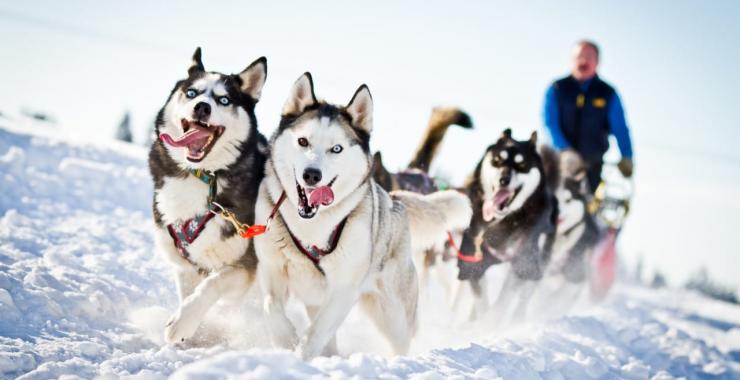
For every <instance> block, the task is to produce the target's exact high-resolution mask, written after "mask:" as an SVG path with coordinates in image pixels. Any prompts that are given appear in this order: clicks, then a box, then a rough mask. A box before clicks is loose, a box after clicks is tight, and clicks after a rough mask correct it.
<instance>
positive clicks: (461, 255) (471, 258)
mask: <svg viewBox="0 0 740 380" xmlns="http://www.w3.org/2000/svg"><path fill="white" fill-rule="evenodd" d="M447 240H448V241H449V242H450V246H451V247H452V248H453V249H455V252H457V258H458V259H460V260H462V261H465V262H466V263H479V262H481V261H483V256H476V255H472V256H471V255H466V254H464V253H462V252H461V251H460V248H458V247H457V244H455V239H453V238H452V233H451V232H449V231H448V232H447Z"/></svg>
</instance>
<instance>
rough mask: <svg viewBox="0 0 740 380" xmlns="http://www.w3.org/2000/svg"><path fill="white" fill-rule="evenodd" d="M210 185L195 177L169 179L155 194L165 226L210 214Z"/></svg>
mask: <svg viewBox="0 0 740 380" xmlns="http://www.w3.org/2000/svg"><path fill="white" fill-rule="evenodd" d="M208 189H209V187H208V184H206V183H205V182H203V181H201V180H200V179H198V178H196V177H194V176H188V177H186V178H175V177H167V178H165V179H164V184H163V185H162V187H161V188H159V189H157V190H156V192H155V194H154V202H155V204H156V207H157V210H159V212H160V214H161V215H162V221H163V222H164V224H173V223H177V222H181V221H184V220H188V219H191V218H194V217H196V216H198V215H201V214H203V213H205V212H208V209H207V208H208Z"/></svg>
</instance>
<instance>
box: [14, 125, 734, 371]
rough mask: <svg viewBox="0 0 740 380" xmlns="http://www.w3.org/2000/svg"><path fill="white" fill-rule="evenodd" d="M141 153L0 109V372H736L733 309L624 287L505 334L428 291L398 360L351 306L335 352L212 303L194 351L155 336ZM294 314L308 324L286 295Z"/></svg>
mask: <svg viewBox="0 0 740 380" xmlns="http://www.w3.org/2000/svg"><path fill="white" fill-rule="evenodd" d="M146 153H147V152H146V150H145V149H143V148H139V147H134V146H130V145H126V144H118V143H113V142H109V143H107V144H106V146H105V147H104V146H95V145H90V144H86V143H80V142H73V141H71V140H70V139H69V138H60V137H59V136H54V135H53V134H52V133H43V134H42V133H39V132H36V131H35V132H34V133H33V134H29V131H18V130H17V129H14V128H13V126H12V125H9V122H8V120H7V119H0V179H1V180H2V184H3V186H2V191H0V378H16V377H19V378H22V379H47V378H58V377H60V376H65V375H70V376H72V378H74V377H75V376H77V377H79V378H93V377H97V376H106V377H111V378H116V377H129V376H134V377H141V378H164V377H168V376H171V375H172V376H173V377H175V378H193V377H200V376H214V377H226V376H229V375H231V376H234V375H235V376H243V377H248V378H305V377H315V378H326V377H333V378H345V377H352V376H359V377H362V378H377V377H383V378H409V377H411V378H413V377H416V378H425V379H427V378H428V379H434V378H439V379H442V378H445V379H446V378H486V379H490V378H496V377H501V378H504V379H576V378H596V379H617V378H628V379H646V378H655V379H671V378H674V377H686V378H689V379H691V378H701V379H703V378H706V379H733V378H735V379H737V378H740V364H738V361H739V360H740V308H738V307H736V306H733V305H729V304H725V303H721V302H717V301H713V300H709V299H706V298H703V297H701V296H699V295H696V294H693V293H686V292H682V291H670V290H665V291H653V290H647V289H642V288H631V287H626V286H618V287H617V288H616V289H614V292H613V293H612V295H611V296H610V297H609V298H607V300H606V301H605V302H604V303H603V304H602V305H599V306H597V307H594V308H591V309H590V310H587V311H583V312H580V313H577V314H572V315H569V316H566V317H562V318H560V319H557V320H555V321H550V322H541V323H530V324H526V325H523V326H520V327H515V328H507V329H505V330H503V331H502V330H501V329H500V328H499V327H498V326H491V325H487V324H486V323H485V321H481V322H477V323H470V324H465V323H459V322H456V319H455V318H454V315H453V313H451V312H450V311H448V309H447V308H446V307H445V306H444V303H443V302H439V301H437V302H430V301H429V298H427V299H425V300H423V301H422V304H421V306H420V313H421V326H420V327H421V328H420V330H419V334H418V336H417V338H416V339H415V341H414V343H413V345H412V353H411V355H409V356H407V357H391V356H389V355H388V354H387V348H386V346H385V343H384V342H383V341H382V340H381V339H380V338H379V336H378V334H377V333H376V331H375V330H374V328H373V327H369V326H370V323H369V322H368V321H367V320H366V319H365V318H364V316H362V315H361V314H360V313H357V312H354V311H353V313H351V314H350V317H349V318H348V320H347V322H346V323H345V325H344V326H343V327H342V328H341V329H340V331H339V348H340V352H341V353H342V354H343V355H344V357H342V358H340V357H331V358H317V359H314V360H312V361H310V362H303V361H301V360H299V359H298V358H297V357H296V356H295V355H294V354H293V353H291V352H287V351H282V350H274V349H270V348H269V343H268V341H269V340H268V338H267V336H266V335H265V328H264V325H263V321H262V315H261V312H260V310H259V303H260V302H259V299H258V297H257V295H256V294H253V295H252V297H251V298H250V299H248V300H246V302H245V303H244V304H243V305H236V306H230V305H221V306H219V307H217V308H216V310H213V311H212V312H211V313H209V318H208V321H207V322H206V326H205V327H204V328H202V329H201V330H200V332H199V334H198V335H199V340H198V342H196V344H195V345H196V346H200V347H195V348H192V347H191V348H184V347H183V348H180V347H171V346H167V345H164V344H163V342H162V339H161V335H162V329H163V326H164V323H165V321H166V320H167V318H168V317H169V315H170V313H172V312H173V311H174V310H175V307H176V306H177V297H176V294H175V287H174V283H173V281H172V279H171V277H170V269H169V267H168V266H167V264H165V263H164V261H163V260H162V259H161V258H160V257H159V256H157V255H156V254H155V252H154V251H153V241H152V221H151V215H150V214H151V212H150V207H151V204H150V202H151V199H152V184H151V181H150V179H149V173H148V170H147V167H146ZM253 293H256V292H253ZM432 298H433V297H432ZM291 318H292V319H294V320H295V322H296V324H297V325H298V327H299V329H305V327H306V321H305V317H304V316H303V315H302V312H301V311H300V309H299V308H297V307H295V305H294V307H293V309H292V310H291ZM471 342H472V343H471Z"/></svg>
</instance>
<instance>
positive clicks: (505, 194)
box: [481, 189, 512, 222]
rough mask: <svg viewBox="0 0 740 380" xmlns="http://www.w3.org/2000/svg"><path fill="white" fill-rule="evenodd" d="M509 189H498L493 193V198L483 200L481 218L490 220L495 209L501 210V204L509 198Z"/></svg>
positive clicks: (494, 213)
mask: <svg viewBox="0 0 740 380" xmlns="http://www.w3.org/2000/svg"><path fill="white" fill-rule="evenodd" d="M511 194H512V193H511V191H509V190H505V189H500V190H499V191H497V192H496V194H493V199H488V200H486V201H485V202H483V208H482V210H481V211H483V220H485V221H486V222H490V221H491V220H493V217H494V216H495V215H496V211H498V210H501V209H502V208H503V207H502V206H503V205H504V204H505V203H506V202H508V201H509V200H510V199H511Z"/></svg>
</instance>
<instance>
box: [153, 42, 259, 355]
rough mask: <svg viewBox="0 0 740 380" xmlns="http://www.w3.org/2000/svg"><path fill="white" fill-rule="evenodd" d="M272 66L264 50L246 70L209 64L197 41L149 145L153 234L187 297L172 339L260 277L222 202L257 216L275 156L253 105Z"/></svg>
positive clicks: (191, 330) (172, 325) (249, 218)
mask: <svg viewBox="0 0 740 380" xmlns="http://www.w3.org/2000/svg"><path fill="white" fill-rule="evenodd" d="M266 76H267V61H266V60H265V58H264V57H262V58H259V59H257V60H256V61H254V62H253V63H252V64H250V65H249V66H248V67H247V68H246V69H244V70H243V71H242V72H240V73H239V74H231V75H227V74H221V73H218V72H212V71H206V70H205V69H204V67H203V63H202V62H201V51H200V48H198V49H197V50H196V51H195V54H194V55H193V60H192V63H191V65H190V68H189V69H188V77H187V78H185V79H183V80H180V81H178V82H177V83H176V84H175V88H174V89H173V90H172V92H171V93H170V96H169V97H168V98H167V102H166V103H165V105H164V107H162V109H161V111H159V114H158V116H157V121H156V133H157V137H158V138H157V140H156V141H155V142H154V143H153V144H152V147H151V151H150V153H149V168H150V171H151V175H152V179H153V181H154V204H153V211H154V222H155V225H156V229H155V231H156V234H155V241H156V245H157V249H158V251H160V252H161V253H162V254H163V255H164V257H165V258H166V259H167V260H168V261H169V262H170V263H171V264H172V265H173V268H174V272H175V281H176V283H177V291H178V294H179V298H180V306H179V307H178V309H177V311H176V312H175V313H174V315H173V316H172V318H171V319H170V321H169V322H168V323H167V326H166V328H165V333H164V338H165V341H167V342H169V343H175V342H181V341H185V340H186V339H189V338H191V337H192V336H193V334H195V331H196V329H197V328H198V326H199V325H200V323H201V321H202V320H203V316H204V315H205V314H206V312H207V311H208V309H209V308H210V307H211V306H212V305H213V304H214V303H216V301H218V300H219V299H220V298H222V297H224V296H232V297H233V298H235V299H237V300H241V299H242V298H241V297H242V295H243V294H244V293H246V291H247V290H248V289H249V288H250V286H251V284H252V282H253V280H254V278H255V270H256V267H257V257H256V256H255V253H254V247H253V246H252V244H250V242H251V241H250V240H246V239H243V238H242V237H241V236H239V234H237V231H236V228H235V227H234V225H232V224H231V223H230V222H228V221H226V220H225V219H224V218H221V217H219V216H216V215H215V211H217V210H220V208H219V207H224V208H226V209H228V210H229V211H231V212H232V213H234V214H235V215H236V217H237V218H238V219H239V220H240V221H241V222H243V223H249V224H251V223H253V222H254V204H255V201H256V199H257V191H258V189H259V185H260V182H261V181H262V177H263V176H264V166H265V160H266V159H267V140H266V139H265V137H264V136H263V135H262V134H260V133H259V132H258V131H257V118H256V117H255V114H254V108H255V105H256V104H257V102H258V101H259V99H260V94H261V92H262V87H263V86H264V84H265V78H266Z"/></svg>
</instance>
